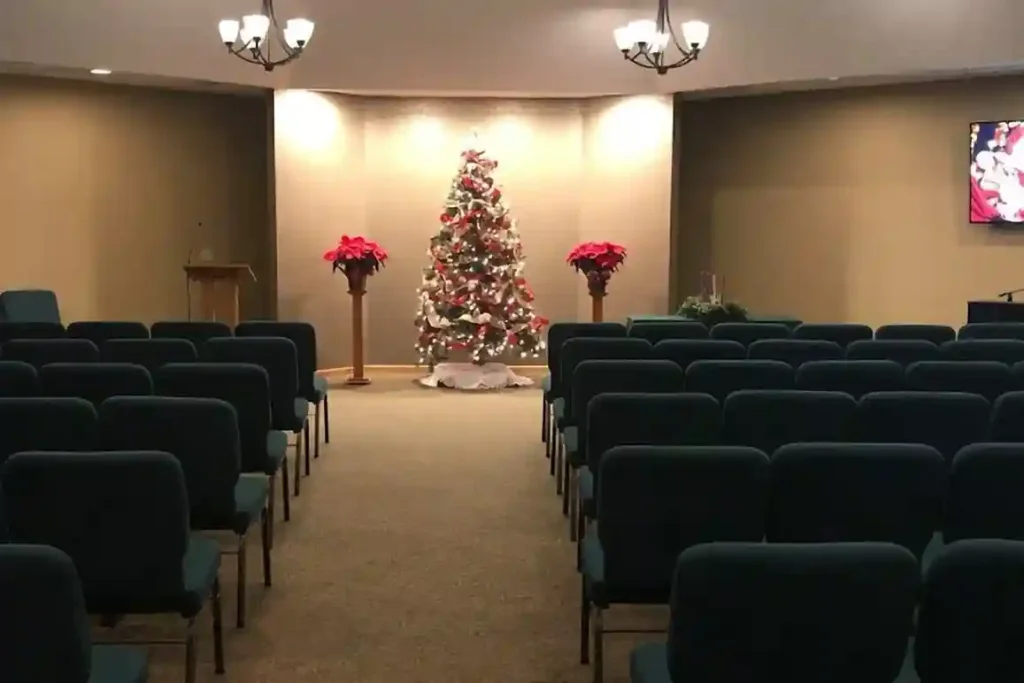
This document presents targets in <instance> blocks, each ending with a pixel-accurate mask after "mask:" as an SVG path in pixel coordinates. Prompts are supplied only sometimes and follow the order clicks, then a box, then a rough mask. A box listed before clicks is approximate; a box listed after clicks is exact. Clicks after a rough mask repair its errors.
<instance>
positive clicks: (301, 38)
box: [284, 18, 316, 48]
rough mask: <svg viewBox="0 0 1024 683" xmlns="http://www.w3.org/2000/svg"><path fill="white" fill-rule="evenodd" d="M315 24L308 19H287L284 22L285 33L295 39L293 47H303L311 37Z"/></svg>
mask: <svg viewBox="0 0 1024 683" xmlns="http://www.w3.org/2000/svg"><path fill="white" fill-rule="evenodd" d="M315 27H316V25H315V24H314V23H313V22H312V21H310V20H309V19H301V18H300V19H289V20H288V23H287V24H285V27H284V32H285V35H286V36H288V35H290V36H291V38H292V40H294V41H295V45H294V46H293V47H300V48H301V47H305V46H306V44H307V43H308V42H309V39H310V38H312V37H313V29H314V28H315Z"/></svg>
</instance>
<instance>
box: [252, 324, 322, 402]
mask: <svg viewBox="0 0 1024 683" xmlns="http://www.w3.org/2000/svg"><path fill="white" fill-rule="evenodd" d="M235 336H236V337H284V338H285V339H290V340H291V341H292V343H293V344H295V353H296V360H297V362H298V366H299V396H302V397H303V398H305V399H306V400H307V401H316V389H315V388H314V386H313V377H314V376H315V375H316V371H317V370H318V369H319V368H318V367H317V355H316V328H315V327H313V326H312V325H311V324H309V323H306V322H281V321H276V320H249V321H246V322H243V323H239V324H238V325H237V326H236V327H235Z"/></svg>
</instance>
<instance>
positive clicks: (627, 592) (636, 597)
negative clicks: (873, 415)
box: [580, 446, 784, 683]
mask: <svg viewBox="0 0 1024 683" xmlns="http://www.w3.org/2000/svg"><path fill="white" fill-rule="evenodd" d="M768 491H769V465H768V457H767V456H766V455H765V454H764V453H762V452H760V451H758V450H756V449H753V448H745V447H723V446H618V447H616V448H613V449H612V450H610V451H609V452H607V453H605V454H604V458H603V460H602V462H601V472H600V476H599V478H598V494H597V524H596V528H594V529H592V530H591V531H590V532H588V534H587V536H586V537H585V538H584V539H583V542H582V544H581V549H580V569H581V586H582V592H581V601H580V660H581V662H582V663H587V662H588V661H589V659H590V648H589V645H590V641H589V637H588V636H589V634H590V633H591V632H592V633H593V641H594V642H593V645H594V652H593V655H594V656H593V680H594V683H600V682H601V680H602V677H603V649H604V635H605V633H614V632H615V631H614V630H613V629H608V628H606V627H605V625H604V616H603V615H604V612H605V611H606V610H608V609H609V608H610V607H611V606H613V605H616V604H648V605H660V604H667V603H668V600H669V595H670V592H671V588H672V573H673V570H674V569H675V566H676V558H677V557H678V556H679V553H681V552H682V551H684V550H685V549H687V548H689V547H691V546H694V545H698V544H701V543H713V542H723V541H750V542H760V541H761V539H762V538H763V537H764V519H765V505H766V503H767V500H768ZM680 680H683V679H680ZM686 680H709V679H702V678H699V677H698V678H687V679H686ZM710 680H753V679H742V678H733V679H729V678H723V679H710ZM766 680H784V679H766Z"/></svg>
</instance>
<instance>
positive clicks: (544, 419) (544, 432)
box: [540, 398, 548, 443]
mask: <svg viewBox="0 0 1024 683" xmlns="http://www.w3.org/2000/svg"><path fill="white" fill-rule="evenodd" d="M540 440H541V441H543V442H544V443H547V441H548V400H547V399H546V398H541V400H540Z"/></svg>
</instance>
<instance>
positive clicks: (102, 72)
mask: <svg viewBox="0 0 1024 683" xmlns="http://www.w3.org/2000/svg"><path fill="white" fill-rule="evenodd" d="M89 73H91V74H92V75H93V76H109V75H110V69H93V70H92V71H90V72H89Z"/></svg>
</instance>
